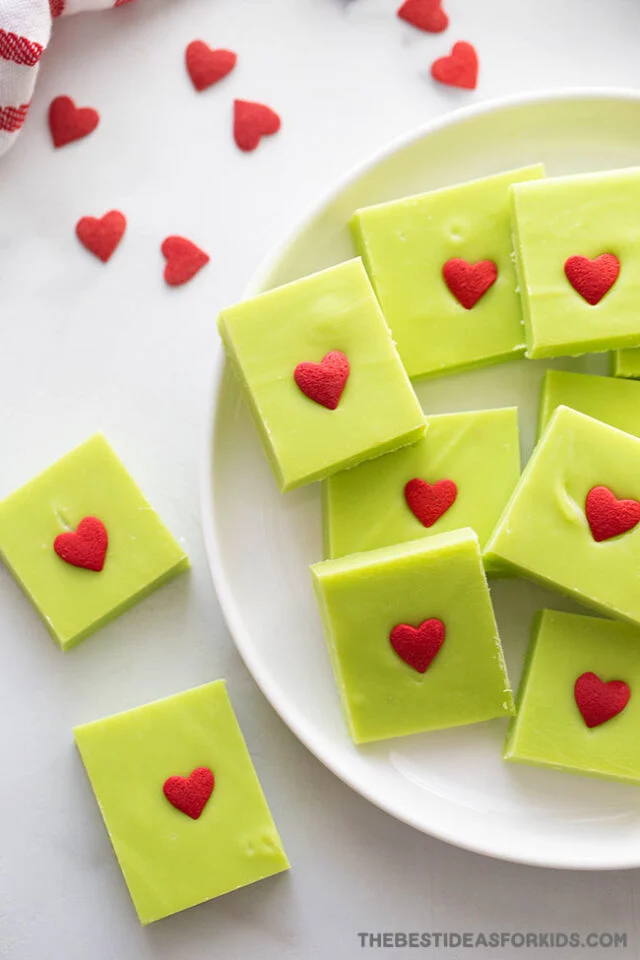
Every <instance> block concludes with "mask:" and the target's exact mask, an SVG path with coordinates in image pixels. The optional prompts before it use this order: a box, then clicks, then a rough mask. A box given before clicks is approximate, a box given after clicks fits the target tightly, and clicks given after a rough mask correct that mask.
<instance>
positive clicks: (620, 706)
mask: <svg viewBox="0 0 640 960" xmlns="http://www.w3.org/2000/svg"><path fill="white" fill-rule="evenodd" d="M574 695H575V698H576V703H577V705H578V710H579V711H580V713H581V714H582V718H583V720H584V722H585V723H586V725H587V726H588V727H599V726H600V724H601V723H606V722H607V720H611V719H612V718H613V717H617V716H618V714H619V713H622V711H623V710H624V708H625V707H626V705H627V704H628V703H629V698H630V697H631V689H630V688H629V685H628V684H626V683H625V682H624V680H610V681H609V682H608V683H604V682H603V681H602V680H601V679H600V677H599V676H598V675H597V674H595V673H583V674H582V675H581V676H579V677H578V679H577V680H576V683H575V687H574Z"/></svg>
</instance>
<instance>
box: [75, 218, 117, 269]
mask: <svg viewBox="0 0 640 960" xmlns="http://www.w3.org/2000/svg"><path fill="white" fill-rule="evenodd" d="M126 226H127V220H126V217H125V216H124V214H122V213H120V211H119V210H110V211H109V213H105V215H104V217H100V218H98V217H82V218H81V219H80V220H78V222H77V223H76V235H77V237H78V240H79V241H80V243H81V244H82V246H83V247H86V249H87V250H89V252H90V253H93V254H94V255H95V256H96V257H98V259H99V260H102V262H103V263H106V262H107V260H109V259H110V257H111V256H112V254H113V253H114V252H115V250H116V248H117V246H118V244H119V243H120V241H121V240H122V237H123V235H124V231H125V228H126Z"/></svg>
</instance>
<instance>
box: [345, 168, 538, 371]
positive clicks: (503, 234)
mask: <svg viewBox="0 0 640 960" xmlns="http://www.w3.org/2000/svg"><path fill="white" fill-rule="evenodd" d="M542 176H544V168H543V166H542V165H541V164H537V165H535V166H531V167H524V168H523V169H520V170H512V171H510V172H508V173H500V174H498V175H496V176H492V177H486V178H484V179H482V180H474V181H472V182H471V183H463V184H459V185H458V186H453V187H446V188H445V189H442V190H435V191H433V192H432V193H425V194H422V195H420V196H415V197H406V198H404V199H402V200H393V201H391V202H390V203H383V204H379V205H378V206H374V207H365V208H363V209H361V210H357V211H356V213H355V214H354V216H353V219H352V221H351V228H352V233H353V237H354V242H355V245H356V248H357V250H358V252H359V253H360V254H361V256H362V258H363V260H364V264H365V266H366V268H367V270H368V272H369V275H370V277H371V281H372V283H373V286H374V288H375V291H376V294H377V296H378V299H379V301H380V304H381V306H382V309H383V311H384V314H385V316H386V318H387V322H388V324H389V326H390V327H391V331H392V333H393V337H394V340H395V341H396V343H397V345H398V350H399V351H400V356H401V357H402V361H403V363H404V365H405V367H406V369H407V371H408V373H409V376H410V377H412V378H417V377H427V376H433V375H436V374H443V373H451V372H453V371H459V370H465V369H468V368H470V367H477V366H482V365H485V364H489V363H497V362H500V361H503V360H511V359H515V358H517V357H521V356H523V354H524V349H525V344H524V329H523V325H522V307H521V304H520V298H519V296H518V292H517V289H516V275H515V270H514V266H513V262H512V257H513V245H512V239H511V226H510V218H509V188H510V186H511V185H512V184H513V183H517V182H519V181H523V180H531V179H535V178H539V177H542Z"/></svg>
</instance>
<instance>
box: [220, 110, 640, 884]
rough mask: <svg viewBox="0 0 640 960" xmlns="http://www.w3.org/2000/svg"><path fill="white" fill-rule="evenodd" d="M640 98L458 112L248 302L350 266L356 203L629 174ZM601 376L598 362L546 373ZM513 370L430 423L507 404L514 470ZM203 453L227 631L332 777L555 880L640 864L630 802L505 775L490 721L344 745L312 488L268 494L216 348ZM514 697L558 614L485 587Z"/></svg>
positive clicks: (320, 226) (519, 588) (328, 216)
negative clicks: (524, 170) (316, 565)
mask: <svg viewBox="0 0 640 960" xmlns="http://www.w3.org/2000/svg"><path fill="white" fill-rule="evenodd" d="M639 130H640V96H639V95H637V94H636V95H634V94H632V93H629V94H626V93H612V92H601V91H595V92H579V93H565V94H561V95H541V96H538V97H529V98H527V99H518V100H510V101H502V102H500V103H493V104H487V105H482V106H480V107H474V108H472V109H470V110H463V111H460V112H458V113H455V114H453V115H450V116H449V117H447V118H445V119H441V120H438V121H436V122H434V123H431V124H430V125H429V126H427V127H425V128H424V129H423V130H420V131H418V132H417V133H416V134H414V135H412V136H411V137H409V138H408V139H405V140H403V141H402V142H400V143H396V144H393V145H392V146H391V147H390V148H389V149H387V150H385V151H384V153H382V154H381V155H379V156H377V157H375V158H374V160H373V161H372V162H369V163H367V164H366V165H365V166H364V167H361V168H360V169H358V170H356V171H355V172H354V173H352V174H351V175H350V176H348V177H347V178H346V179H345V180H344V181H343V182H342V184H341V185H340V186H339V187H338V189H337V190H335V191H334V192H333V193H332V194H331V195H330V196H329V197H328V198H327V199H325V200H324V202H323V203H321V204H320V205H319V206H318V207H316V209H315V210H314V211H313V212H312V213H311V215H310V216H308V217H307V218H306V219H305V220H304V222H303V224H302V226H301V227H300V228H299V229H298V230H297V231H296V232H295V234H294V235H293V237H292V238H291V239H290V240H289V241H288V242H287V243H286V244H285V245H284V246H283V247H282V248H280V249H279V250H278V251H277V252H276V254H275V256H273V257H272V258H271V259H270V261H269V263H268V265H267V266H266V267H265V268H264V269H263V270H262V271H261V272H260V275H259V277H258V278H256V280H255V281H254V283H253V284H252V286H251V291H250V292H251V293H257V292H259V291H261V290H264V289H266V288H268V287H273V286H277V285H279V284H282V283H285V282H287V281H289V280H293V279H296V278H298V277H300V276H303V275H305V274H308V273H312V272H313V271H315V270H318V269H321V268H323V267H327V266H330V265H331V264H334V263H337V262H338V261H340V260H344V259H347V258H349V257H351V256H353V248H352V246H351V242H350V238H349V233H348V230H347V227H346V223H347V220H348V219H349V217H350V216H351V214H352V212H353V211H354V210H355V209H356V208H357V207H362V206H365V205H367V204H372V203H379V202H381V201H384V200H390V199H393V198H396V197H402V196H406V195H408V194H412V193H419V192H421V191H425V190H433V189H435V188H437V187H443V186H447V185H449V184H453V183H457V182H460V181H464V180H471V179H473V178H476V177H483V176H487V175H489V174H492V173H498V172H499V171H502V170H509V169H512V168H514V167H519V166H523V165H525V164H530V163H534V162H536V161H540V160H541V161H543V162H544V163H545V164H546V167H547V173H548V174H549V175H551V176H553V175H557V174H565V173H580V172H587V171H593V170H601V169H611V168H615V167H625V166H631V165H635V164H640V136H639V135H638V131H639ZM555 365H557V366H559V367H563V368H566V369H573V370H583V371H585V370H588V371H590V372H597V373H605V372H607V364H606V358H604V357H593V356H592V357H587V358H581V359H578V360H570V359H566V360H564V361H559V362H558V361H556V363H555ZM547 366H548V364H545V363H540V362H530V361H520V362H517V363H508V364H502V365H499V366H494V367H490V368H487V369H484V370H479V371H475V372H471V373H467V374H463V375H459V376H453V377H447V378H443V379H440V380H434V381H431V382H426V383H423V384H420V385H419V386H418V388H417V389H418V395H419V397H420V400H421V401H422V404H423V406H424V409H425V411H426V412H428V413H445V412H449V411H456V410H469V409H474V408H476V409H478V408H485V407H500V406H510V405H517V406H518V407H519V410H520V427H521V439H522V454H523V458H526V457H528V455H529V453H530V450H531V446H532V443H533V437H534V429H535V420H536V409H537V401H538V392H539V384H540V378H541V376H542V374H543V373H544V370H545V369H546V367H547ZM214 389H215V400H214V414H213V421H214V425H213V435H212V438H211V446H210V450H209V453H208V457H207V463H206V471H205V479H204V490H203V503H204V511H203V516H204V533H205V538H206V543H207V550H208V554H209V558H210V562H211V570H212V573H213V577H214V580H215V584H216V587H217V590H218V596H219V599H220V602H221V604H222V608H223V610H224V613H225V616H226V618H227V622H228V624H229V627H230V630H231V632H232V634H233V636H234V637H235V641H236V643H237V646H238V649H239V650H240V653H241V654H242V656H243V658H244V660H245V662H246V664H247V666H248V667H249V669H250V671H251V672H252V674H253V676H254V677H255V679H256V681H257V683H258V684H259V685H260V687H261V688H262V690H263V692H264V693H265V695H266V696H267V697H268V698H269V700H270V701H271V703H272V704H273V706H274V707H275V708H276V710H277V711H278V712H279V713H280V715H281V716H282V718H283V719H284V720H285V722H286V723H287V724H288V725H289V727H290V728H291V729H292V730H293V732H294V733H295V734H296V735H297V736H298V737H299V738H300V740H301V741H302V742H303V743H305V744H306V746H307V747H308V748H309V749H310V750H312V751H313V753H314V754H315V755H316V756H317V757H319V759H320V760H322V761H323V763H325V764H326V765H327V766H328V767H329V768H330V769H331V770H333V771H334V773H336V774H337V775H338V776H339V777H341V778H342V779H343V780H344V781H345V783H348V784H349V785H350V786H351V787H353V788H354V789H355V790H357V791H359V792H360V793H361V794H362V795H363V796H365V797H367V798H368V799H369V800H371V801H372V802H373V803H376V804H378V806H380V807H382V808H383V809H384V810H387V811H388V812H389V813H390V814H392V815H393V816H395V817H397V818H398V819H400V820H404V821H405V822H406V823H409V824H412V825H413V826H414V827H416V828H417V829H419V830H423V831H424V832H426V833H430V834H433V835H434V836H437V837H440V838H441V839H443V840H446V841H448V842H450V843H454V844H457V845H459V846H461V847H466V848H468V849H470V850H475V851H477V852H480V853H485V854H489V855H491V856H494V857H500V858H503V859H509V860H517V861H522V862H527V863H534V864H540V865H546V866H551V867H567V868H569V867H572V868H585V869H586V868H591V869H606V868H620V867H637V866H640V792H639V791H638V789H636V788H634V787H630V786H625V785H622V784H615V783H609V782H604V781H599V780H594V779H589V778H585V777H573V776H571V775H569V774H563V773H555V772H553V771H547V770H540V769H535V768H534V767H522V766H516V765H511V764H506V763H504V762H503V761H502V759H501V754H502V745H503V741H504V737H505V732H506V722H505V721H502V720H498V721H492V722H489V723H483V724H478V725H475V726H470V727H463V728H459V729H454V730H446V731H442V732H437V733H431V734H422V735H417V736H412V737H405V738H401V739H395V740H389V741H385V742H382V743H378V744H374V745H369V746H365V747H355V746H354V745H353V743H352V742H351V740H350V738H349V735H348V733H347V728H346V725H345V722H344V719H343V716H342V712H341V707H340V702H339V699H338V693H337V690H336V687H335V684H334V680H333V676H332V673H331V666H330V663H329V657H328V653H327V650H326V646H325V640H324V636H323V633H322V628H321V624H320V618H319V615H318V611H317V609H316V604H315V601H314V597H313V593H312V588H311V577H310V574H309V569H308V568H309V564H310V563H313V562H314V561H317V560H319V559H322V537H321V505H320V488H319V485H318V484H314V485H312V486H310V487H307V488H304V489H301V490H297V491H294V492H293V493H289V494H286V495H285V496H281V495H280V494H279V492H278V490H277V489H276V485H275V482H274V480H273V478H272V476H271V472H270V468H269V466H268V463H267V460H266V458H265V456H264V455H263V453H262V450H261V447H260V443H259V439H258V434H257V432H256V430H255V428H254V426H253V424H252V422H251V419H250V416H249V412H248V409H247V408H246V406H245V404H244V403H243V401H242V398H241V395H240V389H239V387H238V384H237V383H236V382H235V380H234V378H233V376H232V374H231V372H230V370H229V368H228V366H227V365H225V363H224V360H223V356H222V351H220V356H219V359H218V369H217V373H216V382H215V385H214ZM491 590H492V595H493V599H494V603H495V608H496V613H497V617H498V622H499V626H500V632H501V635H502V640H503V644H504V648H505V654H506V658H507V662H508V665H509V670H510V674H511V678H512V681H513V683H514V686H515V685H516V684H517V682H518V678H519V673H520V668H521V663H522V660H523V655H524V650H525V647H526V644H527V641H528V634H529V629H530V624H531V618H532V616H533V614H534V612H535V611H536V610H537V609H539V608H540V607H543V606H550V607H555V608H559V609H571V606H570V604H569V602H568V601H565V600H564V599H563V598H562V597H560V596H559V595H557V594H552V593H549V592H546V591H543V590H542V589H539V588H537V587H535V586H533V585H532V584H529V583H526V582H524V581H520V580H515V579H514V580H511V581H510V580H502V581H496V582H494V583H493V584H492V587H491Z"/></svg>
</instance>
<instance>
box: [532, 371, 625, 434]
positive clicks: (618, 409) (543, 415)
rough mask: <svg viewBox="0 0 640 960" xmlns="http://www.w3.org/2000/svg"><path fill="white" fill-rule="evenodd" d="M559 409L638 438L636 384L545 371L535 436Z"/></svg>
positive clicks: (583, 374) (565, 372) (577, 374)
mask: <svg viewBox="0 0 640 960" xmlns="http://www.w3.org/2000/svg"><path fill="white" fill-rule="evenodd" d="M559 406H565V407H572V408H573V409H574V410H579V411H580V413H586V414H587V416H589V417H594V418H595V419H596V420H602V421H603V422H604V423H609V424H611V426H612V427H617V428H618V430H624V431H625V433H632V434H633V435H634V437H640V383H633V381H629V380H617V379H616V378H615V377H598V376H592V375H591V374H588V373H568V372H567V371H566V370H547V372H546V373H545V376H544V380H543V381H542V389H541V392H540V407H539V410H538V436H540V435H541V434H542V432H543V431H544V429H545V427H546V426H547V424H548V423H549V420H550V419H551V417H552V416H553V414H554V412H555V410H556V408H557V407H559Z"/></svg>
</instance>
